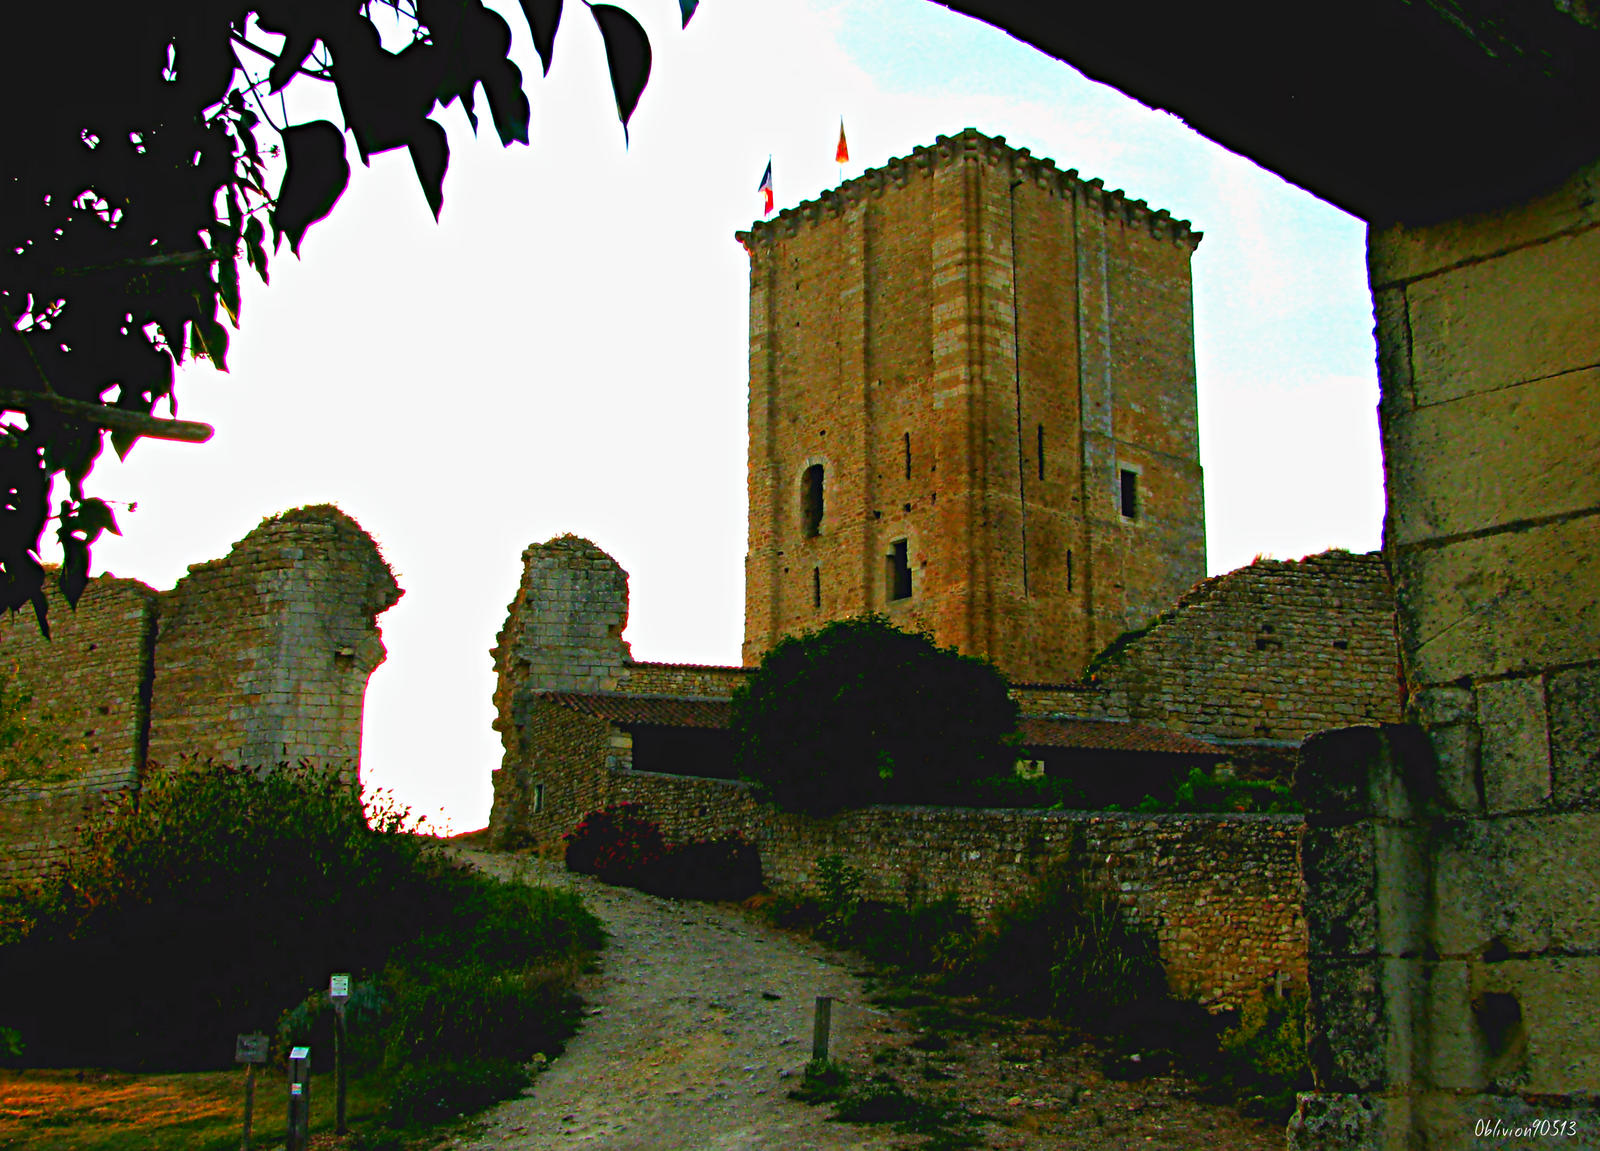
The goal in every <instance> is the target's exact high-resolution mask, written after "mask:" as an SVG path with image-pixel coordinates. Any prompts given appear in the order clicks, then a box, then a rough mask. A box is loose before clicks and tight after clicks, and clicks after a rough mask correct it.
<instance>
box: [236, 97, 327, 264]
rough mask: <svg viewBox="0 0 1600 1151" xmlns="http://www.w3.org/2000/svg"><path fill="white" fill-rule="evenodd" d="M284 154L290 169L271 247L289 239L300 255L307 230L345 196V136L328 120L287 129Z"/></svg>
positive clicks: (274, 216) (280, 196) (276, 209)
mask: <svg viewBox="0 0 1600 1151" xmlns="http://www.w3.org/2000/svg"><path fill="white" fill-rule="evenodd" d="M283 151H284V156H285V158H286V159H287V160H288V166H289V170H288V171H287V172H286V173H285V174H284V177H283V186H282V187H281V188H280V189H278V201H277V205H276V206H275V207H274V209H273V212H272V246H273V247H274V248H276V247H277V246H278V244H279V243H280V242H281V239H282V237H284V236H288V237H289V250H290V251H292V252H294V254H295V255H297V256H298V255H299V254H300V240H301V238H302V237H303V236H304V235H305V234H306V229H307V228H309V227H310V226H311V225H312V224H313V223H315V222H316V221H318V220H320V219H322V217H324V216H326V215H327V214H328V213H329V212H331V211H332V210H333V206H334V204H336V203H338V201H339V197H340V196H342V195H343V194H344V189H345V185H346V184H348V183H349V182H350V162H349V161H348V160H346V159H345V156H344V133H342V132H340V131H339V129H338V128H336V127H334V126H333V125H332V124H330V123H329V122H328V121H326V120H313V121H311V123H309V124H298V125H296V126H294V127H292V128H285V129H284V130H283ZM246 234H247V235H248V232H247V233H246Z"/></svg>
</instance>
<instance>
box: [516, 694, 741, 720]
mask: <svg viewBox="0 0 1600 1151" xmlns="http://www.w3.org/2000/svg"><path fill="white" fill-rule="evenodd" d="M542 697H543V698H544V699H547V700H549V701H550V702H551V703H555V704H559V705H561V706H562V707H565V708H568V709H570V710H572V711H577V712H582V713H583V714H584V715H593V716H597V717H599V718H600V719H607V720H610V721H611V722H612V723H616V724H623V725H633V724H637V725H640V726H650V727H700V728H727V727H728V726H729V725H730V724H731V723H732V722H733V705H732V704H731V703H729V702H728V701H727V700H725V699H693V698H688V697H684V696H671V695H616V694H610V693H607V694H603V695H602V694H592V693H583V692H573V691H547V692H543V693H542Z"/></svg>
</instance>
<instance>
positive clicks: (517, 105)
mask: <svg viewBox="0 0 1600 1151" xmlns="http://www.w3.org/2000/svg"><path fill="white" fill-rule="evenodd" d="M483 90H484V91H485V92H486V93H487V94H488V96H489V112H490V114H492V115H493V116H494V127H495V131H496V132H498V133H499V134H500V143H502V144H505V145H509V144H510V143H511V142H512V141H513V140H515V141H516V142H518V143H519V144H526V143H527V142H528V122H529V121H530V120H531V119H532V118H533V109H532V108H531V107H529V105H528V97H527V94H526V93H524V92H523V90H522V73H521V72H520V71H518V70H517V66H516V65H515V64H513V63H511V62H510V61H509V60H507V61H503V62H502V63H501V65H500V66H499V67H497V68H495V69H493V70H491V71H489V72H486V73H484V75H483Z"/></svg>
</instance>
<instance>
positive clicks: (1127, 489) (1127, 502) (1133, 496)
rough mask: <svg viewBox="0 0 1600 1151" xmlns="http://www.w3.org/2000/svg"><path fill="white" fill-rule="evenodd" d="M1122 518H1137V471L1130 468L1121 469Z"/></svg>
mask: <svg viewBox="0 0 1600 1151" xmlns="http://www.w3.org/2000/svg"><path fill="white" fill-rule="evenodd" d="M1121 497H1122V499H1121V503H1122V518H1123V519H1125V520H1136V519H1138V518H1139V473H1138V472H1136V471H1134V470H1133V469H1131V468H1123V469H1122V492H1121Z"/></svg>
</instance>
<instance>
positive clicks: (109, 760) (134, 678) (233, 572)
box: [0, 505, 401, 879]
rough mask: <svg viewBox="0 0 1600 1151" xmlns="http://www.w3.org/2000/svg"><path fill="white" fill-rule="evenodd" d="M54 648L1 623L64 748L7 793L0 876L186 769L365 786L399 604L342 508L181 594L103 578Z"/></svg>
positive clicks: (9, 656)
mask: <svg viewBox="0 0 1600 1151" xmlns="http://www.w3.org/2000/svg"><path fill="white" fill-rule="evenodd" d="M48 594H50V595H51V596H52V597H53V598H52V602H51V604H50V621H51V631H52V635H53V638H52V639H49V640H47V639H45V638H44V637H43V636H42V635H41V634H40V633H39V630H38V627H37V626H36V625H35V623H34V621H33V619H32V618H31V617H30V616H25V615H13V616H11V617H10V618H6V619H3V620H0V668H3V669H5V670H6V671H7V673H8V674H12V675H15V676H17V677H18V678H19V680H20V681H21V682H22V683H23V685H24V686H25V687H26V688H27V690H28V691H29V692H30V693H31V695H32V697H33V700H32V705H31V706H32V708H33V709H34V710H35V712H36V713H37V714H40V715H45V714H48V715H49V716H50V717H51V720H52V722H53V724H54V726H55V728H56V730H57V731H58V732H59V734H60V735H61V737H62V739H61V744H60V752H59V755H58V756H57V761H56V762H55V763H54V764H53V765H52V768H51V770H50V771H49V773H48V777H47V778H43V779H29V778H24V779H17V780H12V781H9V782H6V783H4V784H0V846H3V848H4V854H3V856H0V879H25V878H30V877H33V876H37V875H39V874H42V873H43V872H44V871H45V870H47V869H48V867H49V866H50V864H51V863H53V862H54V861H55V860H57V859H59V858H60V856H61V853H62V851H63V850H64V849H65V848H66V847H67V846H68V844H69V842H70V839H71V835H72V832H73V829H74V828H75V827H76V825H77V824H78V822H79V821H80V820H81V819H82V817H83V815H84V812H85V811H86V810H87V808H88V807H89V806H92V805H93V804H95V803H97V802H99V801H100V800H102V799H104V798H106V797H109V796H113V795H116V794H118V793H121V792H125V791H129V790H132V789H136V788H137V787H138V785H139V781H140V779H141V778H142V777H143V775H144V773H145V772H146V771H148V770H151V769H152V768H156V767H162V766H176V765H178V764H180V763H181V762H183V761H186V760H192V761H195V762H200V761H204V760H208V759H209V760H214V761H216V762H219V763H231V764H235V765H247V766H253V767H263V768H270V767H272V766H274V765H276V764H280V763H298V762H300V761H301V760H307V761H310V762H311V763H313V764H315V765H316V766H318V767H321V768H324V769H326V770H329V771H334V772H337V773H338V774H339V775H340V776H341V777H343V778H344V779H346V780H348V781H349V782H350V783H351V784H352V785H353V786H354V785H356V784H357V783H358V781H359V776H360V760H361V721H362V711H363V705H364V702H365V698H366V689H367V681H368V679H369V678H370V677H371V675H372V672H373V671H374V670H376V668H377V667H378V665H379V664H380V663H382V662H383V659H384V655H385V652H384V648H383V640H382V638H381V635H380V633H379V630H378V627H377V622H376V621H377V617H378V616H379V615H380V614H382V613H383V612H384V611H386V610H387V609H388V608H390V607H391V606H393V605H394V603H395V602H396V601H397V600H398V599H399V598H400V595H401V591H400V588H399V586H398V585H397V584H396V583H395V579H394V576H393V574H392V573H391V572H390V570H389V567H388V565H387V564H386V563H385V562H384V560H383V557H382V555H381V554H380V553H379V551H378V548H377V545H376V544H375V543H373V541H372V538H371V537H370V536H368V535H367V534H366V532H364V531H362V530H361V527H360V525H359V524H357V523H356V522H355V521H354V520H353V519H351V518H350V517H349V516H347V515H345V514H344V513H343V512H341V511H339V510H338V509H337V508H334V507H331V506H328V505H319V506H314V507H306V508H297V509H295V510H293V511H289V512H285V513H283V514H282V515H279V516H274V517H272V518H270V519H267V520H265V521H263V522H262V523H261V524H260V525H259V526H258V527H256V529H255V530H254V531H252V532H250V533H249V534H248V535H246V536H245V537H244V538H243V539H241V540H240V541H239V542H238V543H236V544H234V546H233V549H232V550H231V551H230V552H229V553H228V555H226V556H225V557H223V558H222V559H218V560H212V561H210V562H207V563H201V564H195V565H193V566H191V567H190V569H189V574H188V575H186V576H185V577H184V578H183V579H181V580H179V581H178V584H177V586H176V587H174V588H172V589H171V590H170V591H166V592H157V591H155V590H153V589H152V588H150V587H147V586H146V585H145V584H142V583H140V582H139V581H138V580H131V579H116V578H113V577H111V576H100V577H97V578H96V579H93V580H91V581H90V582H89V586H88V588H87V589H86V590H85V592H84V594H83V597H82V598H81V599H80V600H79V601H78V606H77V607H76V608H75V609H74V608H71V607H68V606H67V604H66V603H65V602H63V601H61V600H59V599H58V598H55V597H56V595H57V593H56V592H55V591H54V585H53V584H52V585H51V587H50V591H49V592H48Z"/></svg>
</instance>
